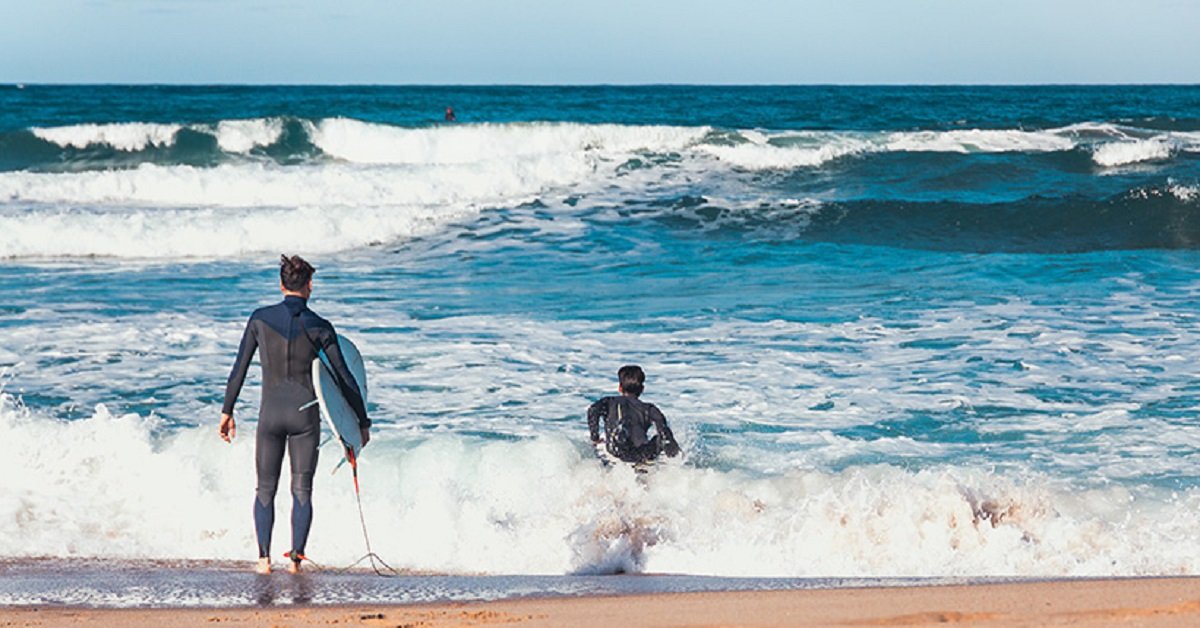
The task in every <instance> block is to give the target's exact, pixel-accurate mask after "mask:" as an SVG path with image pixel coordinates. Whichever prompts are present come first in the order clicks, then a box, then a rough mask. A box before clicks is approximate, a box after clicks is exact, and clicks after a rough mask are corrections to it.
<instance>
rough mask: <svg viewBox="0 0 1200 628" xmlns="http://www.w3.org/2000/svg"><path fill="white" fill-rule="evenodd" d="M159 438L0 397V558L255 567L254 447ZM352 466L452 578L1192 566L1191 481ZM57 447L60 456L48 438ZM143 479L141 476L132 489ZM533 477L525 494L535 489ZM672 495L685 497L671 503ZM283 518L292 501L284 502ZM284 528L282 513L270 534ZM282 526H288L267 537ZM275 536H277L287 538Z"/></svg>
mask: <svg viewBox="0 0 1200 628" xmlns="http://www.w3.org/2000/svg"><path fill="white" fill-rule="evenodd" d="M249 428H250V426H249V425H245V426H243V429H242V432H241V433H240V435H239V438H238V439H237V440H235V442H234V444H233V445H232V446H228V445H225V444H224V443H221V442H220V441H219V440H218V439H217V438H216V435H215V433H214V432H213V431H212V429H211V428H203V429H200V428H195V429H183V430H178V431H176V432H174V433H172V434H170V435H163V433H162V431H161V430H160V429H159V426H158V425H157V424H156V420H155V419H154V418H153V417H145V416H140V415H136V414H126V415H115V414H113V413H111V412H110V411H109V410H108V409H107V408H106V407H104V406H103V405H101V406H98V407H96V408H95V410H94V412H93V413H92V415H91V416H90V417H87V418H85V419H83V420H79V421H72V422H64V421H59V420H54V419H50V418H47V417H44V416H39V415H37V414H34V413H33V412H31V411H30V410H28V409H26V408H24V407H23V406H21V405H20V403H19V402H18V401H17V400H16V399H14V398H13V397H12V396H11V395H8V394H0V472H3V473H4V475H5V477H6V478H8V486H6V489H5V491H4V492H3V494H0V517H3V518H4V520H5V521H8V522H9V526H10V532H11V533H10V534H6V535H4V537H3V541H2V542H0V555H3V556H5V557H32V556H58V557H63V558H67V557H107V558H156V559H183V558H191V559H247V558H249V557H252V555H253V551H254V540H253V536H252V525H251V522H250V517H249V511H250V508H249V504H250V503H251V500H252V499H253V482H248V481H247V478H252V477H253V474H254V472H253V467H252V465H253V453H252V449H253V438H251V437H249V436H248V435H249V434H251V433H252V430H251V429H249ZM377 440H378V442H373V446H372V448H371V449H369V450H367V454H366V455H365V456H364V458H363V464H362V483H363V494H364V500H365V502H364V507H365V510H366V514H367V517H368V518H369V520H370V521H371V523H372V526H373V529H372V531H373V534H372V540H373V545H374V547H375V549H376V550H377V551H379V552H380V553H381V554H383V555H384V556H385V557H386V558H387V560H388V561H389V562H392V563H393V564H395V565H397V566H403V567H406V568H410V569H415V570H432V571H436V572H449V573H508V574H566V573H612V572H617V571H624V572H660V573H661V572H668V573H689V574H708V575H724V576H752V575H753V576H904V575H914V576H915V575H919V576H942V575H944V576H978V575H989V576H994V575H1020V576H1089V575H1160V574H1176V573H1195V572H1197V571H1200V549H1197V548H1196V547H1194V544H1183V545H1180V544H1179V543H1178V539H1180V538H1187V537H1188V536H1189V534H1190V530H1191V528H1192V526H1193V524H1194V516H1193V513H1194V512H1195V510H1196V508H1197V507H1200V493H1197V492H1196V491H1194V490H1192V491H1188V492H1185V493H1182V494H1177V495H1172V494H1170V493H1169V492H1166V493H1163V492H1159V491H1153V490H1146V491H1131V490H1129V489H1125V488H1121V487H1116V486H1113V487H1109V488H1099V489H1090V490H1078V489H1074V488H1073V487H1071V486H1068V485H1066V484H1063V483H1060V482H1055V481H1051V480H1049V479H1047V478H1044V477H1041V476H1034V477H1031V478H1024V479H1018V478H1010V477H1004V476H997V475H994V474H992V473H989V472H987V471H985V470H982V469H970V468H956V467H949V466H948V467H942V468H937V469H931V470H926V471H919V472H912V471H905V470H902V469H898V468H895V467H890V466H883V465H880V466H873V467H872V466H868V467H856V468H853V469H848V470H845V471H842V472H822V471H808V472H799V471H797V472H789V473H783V474H777V475H762V474H757V473H752V472H749V471H738V470H725V471H721V470H717V469H713V468H700V467H692V466H686V465H673V466H666V467H663V468H660V469H658V470H656V471H655V472H654V473H653V474H652V475H651V476H650V477H649V478H647V479H646V480H645V481H639V480H638V479H636V478H635V474H633V473H632V472H630V471H629V470H627V469H624V468H616V469H604V468H602V467H601V466H600V464H599V463H598V462H597V461H596V460H594V459H592V458H591V457H590V455H585V454H584V453H583V452H582V451H581V450H580V449H579V448H578V447H577V446H575V445H574V444H573V443H571V442H570V441H568V440H567V439H565V438H563V437H560V436H544V437H539V438H532V439H522V440H517V441H488V440H480V439H478V438H468V437H460V436H455V435H450V434H446V435H439V436H433V437H428V438H416V439H413V438H410V437H403V436H399V435H394V434H393V433H388V432H384V433H381V434H380V435H379V436H378V437H377ZM48 441H53V442H54V443H55V447H54V448H53V452H51V450H48V449H46V448H45V447H42V446H41V443H44V442H48ZM333 458H334V457H333V456H325V457H323V458H322V459H321V468H320V469H318V472H317V477H318V482H317V483H316V486H315V489H316V492H315V495H314V498H313V500H314V503H315V504H317V505H318V506H317V508H318V517H317V520H316V527H315V528H314V531H313V537H312V540H311V542H310V545H309V555H310V556H312V557H313V558H314V559H317V560H319V561H322V562H325V563H327V564H339V563H349V562H350V561H353V560H354V559H355V558H357V557H358V556H359V555H361V553H362V547H361V542H362V540H361V538H360V537H359V536H358V535H357V534H355V532H356V531H357V529H358V521H357V511H356V509H355V507H354V504H353V492H352V489H351V488H350V480H349V477H348V476H346V475H345V473H344V472H343V473H342V474H341V475H335V476H333V477H330V475H329V473H328V469H330V468H332V464H334V462H335V461H334V460H333ZM131 478H135V481H130V480H131ZM530 486H537V487H538V489H537V490H535V491H531V490H529V487H530ZM681 496H686V499H681V498H680V497H681ZM277 502H278V503H277V507H278V508H279V509H280V510H281V514H280V515H279V517H277V521H287V518H286V515H285V513H286V509H287V508H288V507H289V505H288V504H287V499H286V498H283V499H279V500H277ZM277 527H278V526H277ZM280 534H281V535H283V536H286V531H285V530H282V531H280ZM285 542H286V541H285V539H281V540H280V544H283V543H285Z"/></svg>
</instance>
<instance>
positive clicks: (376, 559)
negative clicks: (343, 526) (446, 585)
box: [346, 447, 400, 578]
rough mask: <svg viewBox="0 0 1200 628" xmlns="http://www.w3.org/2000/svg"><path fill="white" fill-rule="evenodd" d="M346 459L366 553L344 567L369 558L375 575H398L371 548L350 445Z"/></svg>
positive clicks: (356, 463)
mask: <svg viewBox="0 0 1200 628" xmlns="http://www.w3.org/2000/svg"><path fill="white" fill-rule="evenodd" d="M346 459H347V460H349V461H350V471H351V473H352V474H353V475H354V501H355V502H357V503H358V523H359V524H360V525H362V533H363V542H364V543H366V545H367V553H366V554H364V555H363V557H362V558H360V559H358V560H356V561H354V563H353V564H351V565H350V567H346V569H350V568H352V567H355V566H357V565H358V564H359V563H361V562H363V561H364V560H369V561H370V562H371V569H372V570H373V571H374V572H375V575H377V576H380V577H383V578H394V577H396V576H399V575H400V572H399V571H396V570H395V569H394V568H393V567H392V566H391V565H389V564H387V562H385V561H384V560H383V558H382V557H381V556H380V555H379V554H376V553H375V550H373V549H371V536H370V535H369V534H367V518H366V516H365V515H363V506H362V493H361V492H359V490H358V460H357V458H356V457H355V455H354V450H353V449H352V448H350V447H347V448H346ZM376 563H378V565H377V564H376ZM380 565H382V566H383V570H381V569H380ZM384 570H386V572H385V571H384Z"/></svg>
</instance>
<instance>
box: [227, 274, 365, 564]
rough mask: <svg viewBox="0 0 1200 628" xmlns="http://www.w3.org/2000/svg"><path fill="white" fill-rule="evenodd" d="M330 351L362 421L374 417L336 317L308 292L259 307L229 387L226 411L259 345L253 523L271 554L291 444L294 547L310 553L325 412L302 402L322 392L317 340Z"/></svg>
mask: <svg viewBox="0 0 1200 628" xmlns="http://www.w3.org/2000/svg"><path fill="white" fill-rule="evenodd" d="M318 347H319V348H320V349H321V350H322V351H324V352H325V355H326V357H328V358H329V363H330V365H331V366H333V370H334V372H335V374H336V375H337V377H338V379H339V380H340V381H339V385H340V387H341V389H342V394H343V395H344V396H345V397H346V400H347V401H348V402H349V403H350V406H351V407H352V408H354V411H355V413H356V414H357V415H358V419H359V425H361V426H362V427H368V426H370V425H371V422H370V420H368V419H367V412H366V408H365V407H364V406H363V400H362V396H361V395H359V392H358V383H357V382H356V381H354V375H353V374H351V373H350V370H349V369H348V368H346V361H345V360H344V359H343V358H342V352H341V349H340V348H339V347H338V343H337V333H336V332H335V331H334V329H333V325H331V324H330V323H329V321H326V320H325V319H323V318H321V317H320V316H317V315H316V314H314V313H313V312H312V311H311V310H309V309H308V306H307V303H306V301H305V299H303V298H300V297H296V296H287V297H285V298H284V300H283V302H281V303H278V304H276V305H271V306H268V307H264V308H259V309H258V310H256V311H255V312H254V314H253V315H252V316H251V317H250V321H249V322H248V323H246V331H245V333H244V334H243V335H242V343H241V346H239V347H238V356H237V361H235V362H234V364H233V370H232V371H231V372H230V373H229V383H228V384H227V385H226V387H225V405H224V407H223V411H224V412H225V413H228V414H232V413H233V406H234V404H235V403H236V402H237V397H238V393H239V392H241V389H242V383H243V382H244V381H245V379H246V372H247V371H248V370H249V369H250V360H251V358H253V357H254V353H255V351H256V350H259V349H261V351H260V352H259V361H260V362H261V363H262V384H263V390H262V405H261V406H260V407H259V409H258V430H257V433H256V435H255V448H254V458H255V464H256V467H257V469H258V491H257V494H256V497H255V500H254V524H255V529H256V531H257V533H258V555H259V556H260V557H265V556H269V555H270V549H271V528H272V527H273V526H274V523H275V491H276V489H277V488H278V486H279V475H280V470H281V469H282V466H283V453H284V449H285V446H286V449H287V451H288V457H289V459H290V461H291V467H292V552H293V553H294V554H293V555H296V556H302V555H304V546H305V544H306V543H307V541H308V531H309V527H310V526H311V525H312V481H313V473H314V472H315V471H316V469H317V445H318V443H319V441H320V437H321V418H320V415H319V410H318V408H317V407H316V406H310V407H309V408H307V409H305V410H303V411H302V410H300V407H301V406H303V405H305V404H307V403H309V402H310V401H312V400H313V399H314V398H315V396H316V395H315V393H314V392H313V384H312V361H313V359H314V358H316V357H317V348H318Z"/></svg>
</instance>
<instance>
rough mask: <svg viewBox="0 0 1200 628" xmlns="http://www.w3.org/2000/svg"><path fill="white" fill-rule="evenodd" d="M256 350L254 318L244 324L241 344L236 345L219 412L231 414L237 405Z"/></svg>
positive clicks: (256, 340)
mask: <svg viewBox="0 0 1200 628" xmlns="http://www.w3.org/2000/svg"><path fill="white" fill-rule="evenodd" d="M256 350H258V338H257V337H256V336H255V335H254V318H253V317H251V318H250V320H249V321H247V322H246V331H244V332H242V343H241V344H240V345H238V354H237V359H236V360H234V362H233V370H231V371H230V372H229V381H228V382H227V383H226V384H225V404H224V405H223V406H221V412H223V413H225V414H233V406H234V404H235V403H237V398H238V394H240V393H241V392H242V384H243V383H244V382H245V381H246V372H247V371H249V370H250V360H252V359H253V358H254V352H255V351H256Z"/></svg>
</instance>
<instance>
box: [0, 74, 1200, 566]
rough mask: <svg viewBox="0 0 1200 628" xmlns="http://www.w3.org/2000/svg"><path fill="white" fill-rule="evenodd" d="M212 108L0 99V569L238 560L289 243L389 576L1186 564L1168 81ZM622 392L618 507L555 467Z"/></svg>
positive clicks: (465, 96)
mask: <svg viewBox="0 0 1200 628" xmlns="http://www.w3.org/2000/svg"><path fill="white" fill-rule="evenodd" d="M202 89H203V88H182V87H181V88H161V89H159V91H157V92H156V96H155V106H154V107H150V106H148V105H145V104H143V103H144V102H145V98H146V95H145V93H144V90H145V88H136V87H120V86H109V87H53V86H27V88H26V89H23V90H15V89H10V88H6V87H0V105H3V107H0V474H3V477H4V478H5V480H4V490H3V491H2V492H0V518H2V519H3V520H4V521H7V522H9V523H8V524H7V529H9V530H10V531H11V533H10V534H5V535H4V536H3V537H0V560H24V559H37V558H46V557H50V558H64V557H68V558H79V559H87V558H104V559H123V560H143V559H147V560H155V561H160V560H178V559H202V560H245V559H249V558H252V557H253V556H252V553H253V547H254V539H253V526H252V524H251V520H250V512H251V503H252V499H253V494H254V472H253V444H252V441H253V433H254V428H255V414H256V411H257V401H258V398H259V379H258V367H257V366H255V367H253V368H252V371H251V377H250V379H249V380H248V383H247V387H246V389H245V391H244V392H243V394H242V397H241V401H240V402H239V405H238V407H237V411H236V412H237V416H238V419H239V436H238V438H237V439H236V440H235V442H234V443H233V444H232V445H226V444H224V443H222V442H221V441H220V440H219V439H218V437H217V434H216V422H217V419H218V415H219V410H220V403H221V396H222V394H223V389H224V383H225V377H226V376H227V374H228V371H229V368H230V366H231V365H232V361H233V357H234V353H235V351H236V346H237V342H238V340H239V339H240V334H241V330H242V327H243V326H244V324H245V320H246V317H247V316H248V315H249V314H250V312H251V311H253V309H254V308H256V307H259V306H261V305H266V304H269V303H272V302H273V301H275V300H277V299H278V289H277V281H278V275H277V267H275V266H274V264H275V260H277V259H278V255H279V254H280V253H285V252H286V253H289V254H291V253H299V254H302V255H304V256H305V257H307V258H309V259H310V260H311V261H313V262H314V264H315V265H316V266H317V268H318V271H317V275H316V279H315V283H316V290H315V294H314V297H313V301H312V308H313V309H314V310H315V311H316V312H318V313H320V314H321V315H323V316H325V317H327V318H329V319H330V320H331V321H333V322H334V324H335V325H337V328H338V330H339V331H340V332H341V333H345V334H347V335H348V336H350V337H351V338H353V339H354V340H355V342H356V343H357V344H358V346H359V347H360V348H362V350H363V354H364V357H365V358H366V362H367V370H368V374H369V376H370V378H371V391H372V399H371V407H370V412H371V414H372V416H373V418H374V419H375V421H376V427H377V431H376V434H375V436H374V437H373V440H372V443H371V445H370V446H369V447H368V448H367V449H366V451H365V453H364V457H363V460H362V472H361V481H362V488H363V500H364V501H363V506H364V512H365V514H366V517H367V520H368V522H369V524H370V526H371V532H372V542H373V546H374V549H375V550H376V551H377V552H379V553H380V554H381V555H383V556H384V557H385V558H386V559H387V560H388V561H389V562H390V563H392V564H393V565H396V566H398V567H401V568H403V569H406V570H410V571H415V572H420V573H444V574H525V575H550V576H561V575H565V574H573V575H583V574H589V575H595V574H610V573H617V572H625V573H647V574H651V573H657V574H664V573H665V574H690V575H704V576H726V577H735V576H736V577H788V578H855V577H967V578H971V577H995V576H1018V577H1058V576H1099V575H1172V574H1196V573H1200V549H1197V548H1200V543H1197V542H1196V541H1197V540H1198V539H1197V532H1196V531H1195V526H1194V514H1195V512H1196V510H1197V508H1198V507H1200V472H1198V471H1197V469H1200V465H1198V463H1200V427H1197V425H1196V422H1195V420H1194V417H1195V415H1196V412H1197V411H1200V388H1197V386H1196V384H1195V383H1194V379H1195V377H1194V371H1193V369H1192V368H1191V366H1192V365H1194V364H1196V363H1197V361H1200V350H1198V349H1197V347H1200V312H1197V310H1196V307H1195V304H1196V303H1197V299H1198V298H1200V282H1198V281H1197V280H1196V279H1195V277H1194V269H1195V267H1196V264H1197V262H1200V258H1198V257H1197V248H1198V247H1200V120H1197V119H1196V118H1195V116H1194V111H1195V106H1196V104H1197V103H1198V102H1200V93H1197V90H1196V89H1195V88H1188V87H1147V88H1144V91H1143V92H1138V91H1136V90H1132V88H1068V87H1054V88H1052V87H1047V88H1036V89H1034V88H768V87H763V88H729V89H723V88H705V87H692V88H689V87H659V88H499V87H497V88H485V87H481V88H419V89H418V88H353V89H351V88H336V87H330V88H306V87H295V88H244V89H235V90H229V91H228V92H227V93H223V94H222V95H220V96H219V97H218V96H212V97H211V98H208V97H206V98H197V95H198V92H196V90H202ZM100 96H104V97H105V98H107V99H108V100H107V102H118V103H121V104H122V105H121V107H118V108H115V109H114V110H113V111H100V110H90V111H84V112H75V113H72V114H70V115H64V114H62V113H61V111H62V110H61V109H59V108H57V107H56V103H61V102H64V101H80V102H85V101H87V100H88V99H89V98H98V97H100ZM398 103H399V104H398ZM594 103H608V104H606V105H604V106H594ZM447 104H453V105H454V106H455V108H456V110H457V111H459V116H460V118H459V119H460V120H462V122H460V123H458V124H445V123H443V122H441V121H440V120H438V119H437V116H438V114H439V113H440V111H441V109H442V108H444V106H446V105H447ZM625 363H639V364H641V365H642V366H643V367H644V368H645V369H646V371H647V373H648V382H647V393H646V398H647V399H648V400H650V401H652V402H654V403H656V404H657V405H659V406H660V407H661V408H662V409H663V410H664V412H665V413H666V415H667V417H668V419H669V420H670V421H671V424H672V427H673V429H674V430H675V433H676V434H677V436H678V437H679V439H680V442H681V444H682V446H683V450H684V453H683V456H682V459H680V460H672V461H670V462H669V463H666V464H663V465H660V466H659V467H658V468H656V469H655V471H654V472H653V473H652V474H650V475H649V476H646V477H641V478H639V477H637V476H635V474H633V473H631V472H629V471H628V470H627V469H623V468H605V467H603V466H601V465H600V464H599V462H598V461H597V460H596V459H595V458H594V456H593V454H592V451H591V449H590V444H589V443H587V442H586V440H587V430H586V422H585V420H584V411H585V409H586V407H587V405H588V403H590V401H592V400H594V399H596V398H599V397H600V396H603V395H606V394H610V393H611V391H612V390H613V388H614V387H615V372H616V370H617V368H618V367H620V366H621V365H622V364H625ZM336 459H337V455H336V453H335V452H334V451H333V447H332V446H326V447H325V448H324V449H323V450H322V452H321V460H320V468H319V469H318V473H317V479H316V483H315V494H314V503H315V512H316V518H315V521H314V528H313V535H312V538H311V541H310V544H309V555H310V557H312V558H313V559H314V560H317V561H319V562H321V563H322V564H327V565H342V564H348V563H350V562H352V561H353V560H355V559H356V558H358V557H359V556H361V555H362V553H363V550H364V548H363V546H362V538H361V536H360V535H358V525H359V524H358V515H357V510H356V506H355V503H354V493H353V489H352V483H351V480H350V477H349V476H348V475H347V474H346V471H345V470H342V471H339V472H337V473H336V474H332V475H331V470H332V468H333V466H334V464H335V463H336ZM280 495H281V499H279V500H277V507H278V509H279V512H278V514H277V520H278V521H286V520H287V517H288V508H289V504H288V500H287V499H286V490H285V489H283V488H282V487H281V491H280ZM280 535H283V536H286V531H283V530H277V535H276V538H277V539H281V538H282V537H281V536H280ZM280 542H282V541H280Z"/></svg>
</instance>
